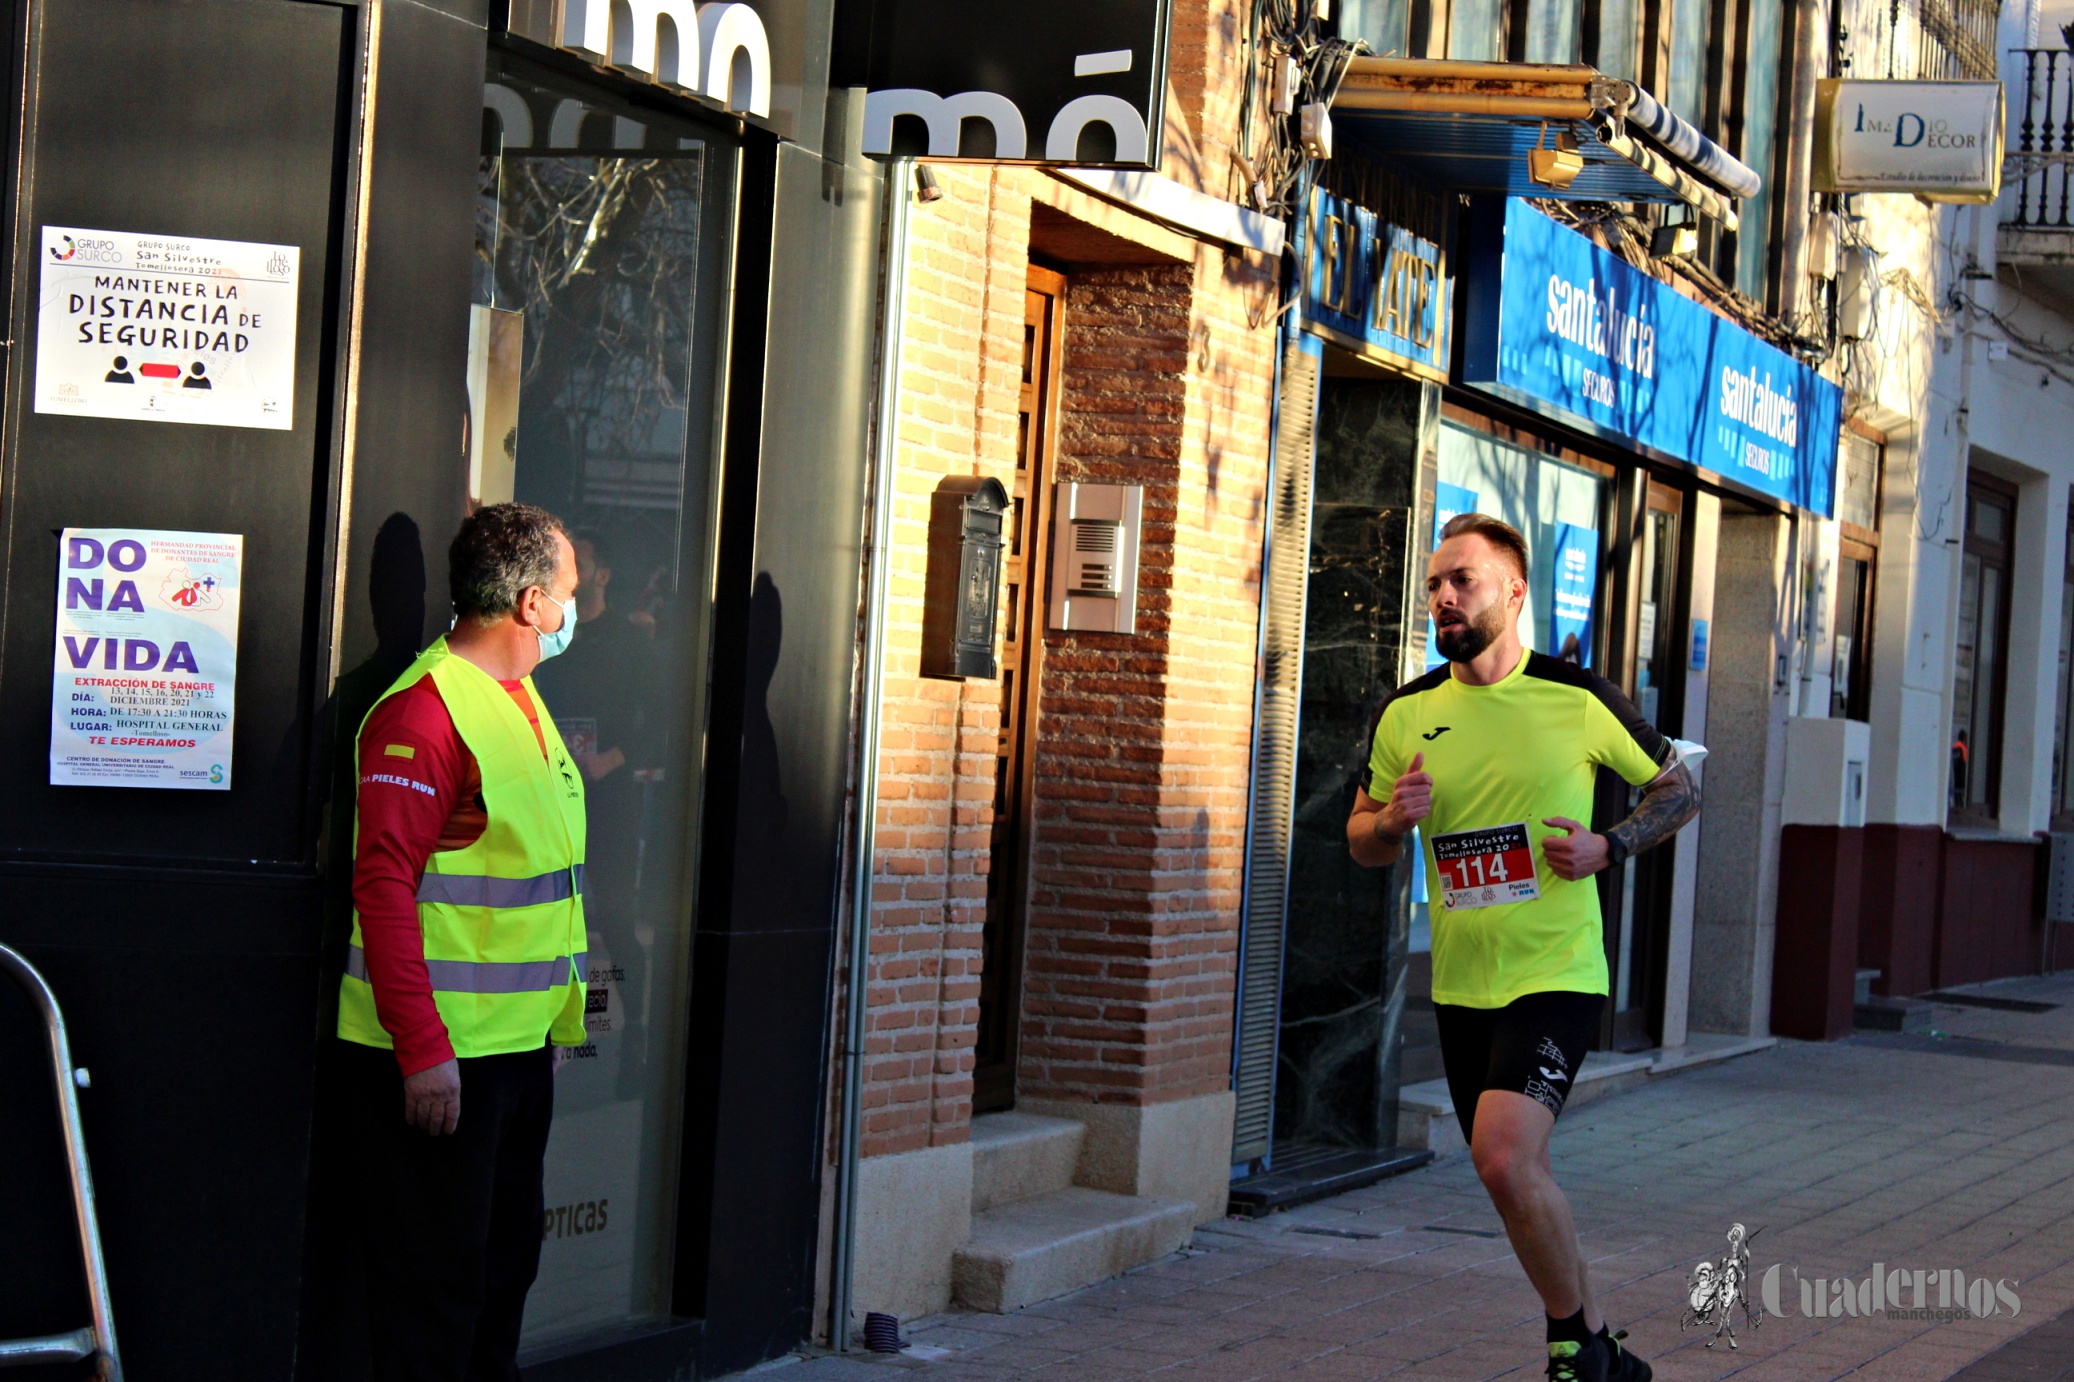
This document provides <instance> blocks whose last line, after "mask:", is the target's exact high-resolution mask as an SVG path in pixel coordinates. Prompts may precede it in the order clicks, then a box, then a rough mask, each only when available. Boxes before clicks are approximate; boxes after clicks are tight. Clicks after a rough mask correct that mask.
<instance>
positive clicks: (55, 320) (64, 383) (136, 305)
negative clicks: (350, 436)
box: [36, 226, 301, 431]
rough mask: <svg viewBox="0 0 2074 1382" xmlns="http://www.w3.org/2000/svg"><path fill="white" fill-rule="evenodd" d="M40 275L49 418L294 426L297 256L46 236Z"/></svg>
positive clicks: (203, 243) (41, 404) (228, 246)
mask: <svg viewBox="0 0 2074 1382" xmlns="http://www.w3.org/2000/svg"><path fill="white" fill-rule="evenodd" d="M40 266H41V267H40V270H39V272H40V289H39V293H38V302H39V313H38V321H37V330H36V411H37V412H39V413H69V414H71V415H73V416H75V417H102V418H130V419H135V420H140V421H150V422H189V423H206V424H210V425H213V426H217V427H265V428H272V429H275V430H278V431H287V430H288V429H290V428H291V427H293V426H294V424H295V297H296V280H297V274H298V273H299V271H300V268H301V253H300V251H299V250H297V249H296V247H295V246H293V245H261V244H251V243H247V242H245V241H240V240H202V239H197V238H194V237H192V236H176V235H137V234H131V233H128V232H123V231H112V230H82V229H80V228H78V227H74V226H45V227H43V244H42V249H41V251H40Z"/></svg>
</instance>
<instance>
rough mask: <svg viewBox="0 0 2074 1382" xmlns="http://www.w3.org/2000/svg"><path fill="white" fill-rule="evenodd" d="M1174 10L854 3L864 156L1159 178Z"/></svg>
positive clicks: (1089, 1)
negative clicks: (1147, 172)
mask: <svg viewBox="0 0 2074 1382" xmlns="http://www.w3.org/2000/svg"><path fill="white" fill-rule="evenodd" d="M1169 3H1170V0H1056V2H1055V3H1052V4H1045V5H1033V4H1029V3H1026V2H1025V3H1013V2H1012V0H845V3H844V4H843V5H842V7H841V9H840V10H839V12H838V14H837V19H836V51H835V72H834V73H833V75H832V76H831V78H830V81H831V84H832V85H839V86H862V87H865V88H867V91H868V94H867V95H866V97H865V103H864V152H865V153H867V154H876V155H880V156H884V155H891V154H914V155H918V156H919V155H926V156H928V157H930V158H972V159H987V160H990V161H995V162H1004V163H1040V164H1054V165H1061V164H1063V165H1074V166H1080V167H1114V168H1157V167H1158V166H1159V150H1160V117H1161V112H1162V111H1163V109H1164V107H1165V102H1164V99H1163V97H1164V93H1165V90H1166V69H1167V19H1168V10H1169Z"/></svg>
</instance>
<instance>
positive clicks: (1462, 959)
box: [1362, 652, 1673, 1008]
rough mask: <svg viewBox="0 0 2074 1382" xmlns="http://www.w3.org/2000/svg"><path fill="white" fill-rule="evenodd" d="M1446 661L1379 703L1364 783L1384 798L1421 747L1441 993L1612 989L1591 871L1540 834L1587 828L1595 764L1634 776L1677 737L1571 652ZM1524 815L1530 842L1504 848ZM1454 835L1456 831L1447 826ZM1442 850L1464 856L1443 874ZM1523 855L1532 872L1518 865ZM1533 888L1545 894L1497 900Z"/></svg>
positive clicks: (1646, 772)
mask: <svg viewBox="0 0 2074 1382" xmlns="http://www.w3.org/2000/svg"><path fill="white" fill-rule="evenodd" d="M1452 666H1453V665H1452V664H1448V665H1445V666H1441V667H1438V668H1435V669H1434V670H1433V671H1431V672H1428V673H1427V674H1426V675H1425V676H1422V677H1420V678H1419V679H1418V680H1416V681H1412V682H1407V683H1406V684H1405V685H1403V686H1401V687H1399V688H1398V689H1397V691H1396V692H1394V693H1393V694H1392V695H1391V697H1390V699H1389V700H1387V701H1385V702H1384V703H1383V710H1382V714H1381V716H1380V717H1379V718H1378V720H1377V722H1376V728H1375V740H1374V743H1373V744H1372V746H1371V751H1370V755H1369V760H1368V772H1367V774H1366V775H1365V777H1364V780H1363V782H1362V787H1363V789H1364V790H1365V791H1366V792H1367V793H1368V795H1369V796H1370V797H1372V798H1374V799H1375V800H1377V801H1387V800H1389V797H1390V789H1391V787H1392V786H1393V785H1394V784H1395V783H1396V781H1397V779H1398V778H1399V777H1401V776H1403V775H1404V773H1405V771H1406V770H1407V769H1408V768H1409V767H1410V766H1411V761H1412V758H1413V757H1414V756H1415V755H1417V754H1420V753H1423V754H1425V755H1426V761H1425V765H1424V767H1425V771H1426V772H1428V773H1430V774H1432V776H1433V812H1432V814H1431V815H1429V816H1428V817H1427V818H1426V819H1425V821H1424V822H1422V823H1421V830H1422V834H1423V836H1424V840H1423V843H1424V853H1425V859H1424V861H1423V863H1424V866H1425V869H1426V885H1427V895H1428V896H1429V897H1430V898H1431V899H1432V902H1431V904H1430V906H1431V915H1432V920H1433V1001H1434V1002H1436V1003H1453V1004H1459V1005H1461V1006H1463V1007H1470V1008H1502V1007H1504V1006H1505V1005H1506V1004H1507V1003H1510V1002H1512V1000H1513V999H1515V998H1518V997H1520V996H1521V995H1522V994H1528V993H1545V992H1551V991H1566V992H1572V993H1604V992H1606V950H1605V943H1604V940H1603V939H1602V937H1601V933H1600V920H1599V890H1598V884H1597V881H1596V879H1592V878H1587V879H1584V880H1582V881H1581V882H1575V883H1572V882H1568V881H1565V880H1564V879H1561V878H1558V877H1557V876H1556V874H1555V871H1554V870H1553V869H1551V868H1550V867H1549V865H1548V859H1547V857H1546V856H1545V855H1544V854H1543V853H1542V850H1541V843H1542V841H1543V840H1545V839H1547V838H1548V837H1549V836H1551V835H1560V834H1561V833H1562V832H1561V831H1559V830H1556V829H1554V828H1552V827H1550V826H1546V825H1543V824H1542V821H1543V820H1545V819H1547V818H1549V817H1552V816H1564V817H1568V818H1569V819H1570V820H1573V821H1580V822H1583V823H1584V824H1585V825H1586V827H1589V826H1590V824H1591V817H1592V786H1593V781H1594V778H1595V775H1596V772H1597V770H1598V769H1599V768H1601V767H1605V768H1610V769H1611V770H1613V771H1614V772H1617V773H1619V774H1620V775H1621V776H1622V777H1624V778H1626V779H1627V780H1628V781H1629V782H1630V783H1632V784H1634V785H1635V786H1638V787H1639V786H1641V785H1642V784H1644V783H1647V782H1649V781H1652V780H1653V779H1654V778H1655V777H1656V776H1657V775H1658V774H1659V773H1661V772H1662V771H1663V769H1664V767H1665V766H1666V765H1667V764H1669V763H1670V762H1671V760H1672V756H1673V750H1672V748H1671V744H1670V741H1669V740H1668V739H1666V738H1664V736H1663V735H1661V734H1659V733H1658V732H1657V731H1656V728H1655V727H1654V726H1653V725H1651V724H1650V723H1649V722H1648V721H1647V720H1644V719H1643V718H1642V713H1641V712H1640V711H1639V710H1637V709H1636V708H1635V704H1634V702H1633V701H1630V700H1629V699H1628V698H1627V697H1626V696H1624V695H1622V694H1621V692H1620V690H1619V688H1618V687H1616V686H1614V685H1613V684H1612V683H1611V682H1609V681H1607V680H1606V679H1605V678H1604V677H1601V676H1598V675H1596V674H1595V673H1592V672H1589V671H1586V670H1585V669H1584V668H1582V667H1579V666H1577V665H1575V664H1574V663H1568V662H1560V661H1558V660H1556V659H1555V658H1552V657H1548V656H1545V655H1543V654H1541V653H1533V652H1530V653H1528V654H1527V655H1526V656H1525V657H1522V658H1521V659H1520V663H1519V666H1517V667H1515V668H1513V670H1512V672H1511V673H1510V674H1509V675H1508V676H1506V677H1505V679H1504V680H1503V681H1500V682H1498V683H1496V684H1495V685H1491V686H1471V685H1468V684H1467V683H1465V682H1461V681H1457V680H1456V679H1455V678H1454V676H1453V675H1452ZM1517 825H1524V826H1525V838H1526V842H1527V843H1526V845H1525V846H1524V847H1523V848H1522V849H1521V850H1519V851H1516V852H1513V853H1509V854H1508V853H1500V852H1498V851H1500V850H1502V848H1503V845H1504V843H1505V833H1506V832H1504V831H1503V829H1502V828H1503V827H1505V826H1517ZM1462 832H1476V833H1475V834H1473V835H1465V834H1463V833H1462ZM1515 834H1516V832H1515ZM1449 836H1452V837H1456V838H1454V839H1441V838H1439V837H1449ZM1437 852H1447V853H1449V854H1450V855H1452V856H1453V857H1454V858H1455V859H1458V860H1459V861H1460V862H1459V863H1457V862H1449V863H1447V865H1446V868H1447V870H1448V871H1447V872H1446V874H1445V876H1444V875H1443V861H1441V860H1438V859H1436V857H1435V856H1436V853H1437ZM1529 861H1531V876H1523V875H1525V874H1526V869H1525V868H1523V867H1522V865H1525V864H1527V863H1529ZM1529 890H1538V893H1539V896H1537V897H1533V898H1532V900H1529V901H1493V900H1491V899H1493V898H1496V897H1503V896H1524V895H1528V893H1529ZM1450 895H1452V898H1453V900H1454V901H1455V904H1456V905H1454V906H1449V905H1448V900H1449V898H1450Z"/></svg>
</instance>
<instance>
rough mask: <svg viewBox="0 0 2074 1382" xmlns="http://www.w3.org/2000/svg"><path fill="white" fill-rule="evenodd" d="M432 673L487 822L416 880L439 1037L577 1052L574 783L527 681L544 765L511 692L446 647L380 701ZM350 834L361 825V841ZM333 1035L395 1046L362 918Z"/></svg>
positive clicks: (579, 995)
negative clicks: (381, 1016) (476, 781)
mask: <svg viewBox="0 0 2074 1382" xmlns="http://www.w3.org/2000/svg"><path fill="white" fill-rule="evenodd" d="M428 674H429V675H430V676H431V678H432V684H433V685H434V686H436V687H438V688H439V694H440V697H441V699H442V700H444V701H445V702H446V708H447V711H448V713H450V714H451V715H452V716H453V717H454V728H455V729H456V730H457V731H459V733H460V735H461V742H462V743H464V744H466V745H467V746H468V751H469V752H470V753H472V754H474V755H475V760H476V762H477V764H478V765H480V767H481V769H482V799H483V805H484V806H485V808H487V810H488V813H489V826H488V828H487V829H485V830H484V831H483V833H482V838H480V839H478V840H477V841H475V843H473V844H471V845H468V846H467V847H466V848H463V849H449V850H437V851H434V853H433V854H432V856H431V857H430V858H429V859H427V860H426V862H425V873H424V876H423V877H422V878H421V879H419V881H418V926H419V928H420V929H421V930H422V931H423V933H424V937H425V967H426V969H427V970H428V971H430V973H431V977H432V998H433V1001H434V1002H435V1003H437V1004H438V1006H439V1015H440V1018H441V1019H442V1020H443V1021H445V1023H446V1029H447V1037H448V1039H449V1040H450V1041H451V1042H452V1043H453V1047H454V1054H455V1055H457V1056H495V1055H503V1054H507V1053H509V1052H514V1051H531V1050H536V1049H538V1047H539V1046H540V1045H541V1043H542V1041H543V1039H545V1038H548V1037H550V1036H551V1037H552V1039H553V1041H554V1042H555V1044H556V1045H560V1046H574V1045H577V1044H579V1043H581V1042H582V1041H583V1039H584V1034H583V998H584V984H583V973H584V949H585V935H586V933H585V931H584V924H583V843H584V817H583V774H582V773H581V772H579V771H578V770H577V767H576V761H575V760H574V759H573V758H571V757H570V756H569V749H568V746H567V745H565V744H564V743H563V742H562V736H561V735H560V734H559V733H558V732H557V731H556V730H555V726H554V721H553V720H551V719H549V718H548V715H547V710H546V707H545V706H543V705H542V704H541V701H540V694H539V692H537V691H535V690H534V689H533V679H532V678H531V677H527V678H526V679H525V682H524V686H525V688H526V694H527V695H529V696H531V697H532V698H533V705H534V708H535V710H536V711H537V712H538V713H539V716H540V731H541V734H542V735H543V736H545V738H546V740H547V757H546V758H542V757H541V754H540V742H539V740H537V739H535V738H534V737H533V727H532V726H531V725H530V724H528V723H527V722H526V717H525V715H524V713H523V712H521V711H520V710H519V708H518V706H517V704H516V703H515V702H514V701H513V700H512V698H511V693H510V692H508V691H506V690H505V689H504V688H503V687H502V686H499V685H498V684H497V682H496V680H495V679H494V678H493V677H491V676H490V675H489V674H488V673H486V672H484V671H483V670H482V669H481V668H479V667H477V666H476V665H475V664H474V663H472V662H470V661H468V660H467V659H466V658H461V657H456V656H454V655H453V654H452V653H451V652H449V651H448V649H447V643H446V639H444V638H441V639H439V640H438V641H437V642H435V643H434V644H433V645H432V646H431V647H429V648H427V649H426V650H425V651H424V653H422V654H421V655H420V656H419V658H418V660H417V661H416V662H414V663H412V664H411V666H410V668H409V670H407V671H405V672H404V674H403V675H402V676H400V677H398V678H397V679H396V684H395V685H394V686H391V687H390V688H389V689H388V691H386V692H384V693H383V695H382V700H387V699H388V698H389V697H390V696H393V695H395V694H396V693H397V692H398V691H401V690H403V689H405V688H406V687H409V686H414V685H416V684H417V682H418V681H419V679H421V678H423V677H424V676H426V675H428ZM376 704H377V705H379V704H380V702H379V701H378V702H376ZM370 713H371V712H370ZM361 730H362V733H365V731H366V722H365V721H363V722H362V725H361ZM354 761H355V763H356V764H357V763H358V761H359V755H358V753H357V752H356V753H355V755H354ZM358 835H359V830H358V827H357V824H356V826H355V830H354V836H355V840H356V843H357V839H358ZM338 1034H339V1035H340V1036H341V1037H343V1038H345V1039H346V1040H347V1041H354V1042H358V1043H360V1044H361V1045H363V1046H379V1047H392V1046H393V1045H394V1043H393V1042H392V1041H391V1040H390V1038H389V1034H388V1033H387V1032H386V1031H384V1030H383V1029H382V1024H381V1022H380V1021H379V1020H378V1019H377V1018H376V1016H375V1006H374V989H373V988H372V987H371V986H370V985H369V984H368V982H367V954H366V952H365V951H364V950H363V949H362V948H361V935H360V914H359V912H358V911H357V910H356V911H355V912H354V914H353V940H352V948H351V949H350V950H349V951H348V952H347V957H346V973H345V977H344V978H343V979H342V980H341V981H340V984H339V1004H338Z"/></svg>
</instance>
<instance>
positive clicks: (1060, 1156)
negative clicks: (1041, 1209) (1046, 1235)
mask: <svg viewBox="0 0 2074 1382" xmlns="http://www.w3.org/2000/svg"><path fill="white" fill-rule="evenodd" d="M1086 1140H1087V1125H1086V1124H1084V1123H1081V1122H1078V1121H1077V1120H1075V1119H1072V1118H1044V1117H1041V1116H1039V1115H1037V1114H1034V1113H986V1114H981V1115H980V1116H979V1117H977V1118H975V1119H973V1120H972V1212H973V1213H974V1214H983V1213H985V1212H986V1211H987V1210H989V1209H997V1208H999V1207H1000V1206H1002V1205H1004V1204H1014V1203H1015V1202H1016V1201H1017V1200H1029V1199H1035V1198H1036V1197H1037V1196H1039V1195H1049V1194H1051V1193H1052V1192H1053V1191H1055V1190H1064V1189H1065V1188H1066V1187H1067V1186H1069V1185H1071V1184H1073V1171H1074V1168H1075V1167H1077V1166H1079V1164H1080V1145H1081V1143H1082V1142H1084V1141H1086Z"/></svg>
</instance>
